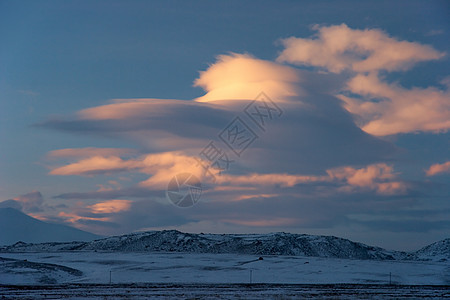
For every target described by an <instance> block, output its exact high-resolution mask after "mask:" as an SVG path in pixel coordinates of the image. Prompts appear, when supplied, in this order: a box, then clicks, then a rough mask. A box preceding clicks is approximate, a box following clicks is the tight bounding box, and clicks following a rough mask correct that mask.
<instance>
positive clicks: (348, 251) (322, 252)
mask: <svg viewBox="0 0 450 300" xmlns="http://www.w3.org/2000/svg"><path fill="white" fill-rule="evenodd" d="M0 250H2V251H12V252H15V251H20V252H22V251H73V250H88V251H126V252H132V251H148V252H155V251H163V252H191V253H239V254H255V255H299V256H315V257H333V258H355V259H382V260H386V259H387V260H393V259H401V258H404V257H405V256H406V254H405V253H403V252H397V251H388V250H384V249H382V248H378V247H372V246H368V245H365V244H361V243H356V242H352V241H350V240H346V239H343V238H338V237H333V236H314V235H306V234H291V233H272V234H191V233H182V232H179V231H176V230H167V231H166V230H165V231H150V232H141V233H133V234H127V235H122V236H114V237H108V238H104V239H99V240H95V241H92V242H84V243H83V242H72V243H44V244H24V243H20V244H15V245H12V246H8V247H4V248H3V249H0Z"/></svg>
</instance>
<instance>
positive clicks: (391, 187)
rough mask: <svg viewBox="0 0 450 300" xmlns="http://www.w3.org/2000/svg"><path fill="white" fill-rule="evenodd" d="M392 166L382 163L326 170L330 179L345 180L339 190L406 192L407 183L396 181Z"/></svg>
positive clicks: (381, 192)
mask: <svg viewBox="0 0 450 300" xmlns="http://www.w3.org/2000/svg"><path fill="white" fill-rule="evenodd" d="M393 171H394V170H393V168H392V167H391V166H388V165H386V164H384V163H380V164H373V165H369V166H367V167H364V168H360V169H356V168H353V167H341V168H336V169H331V170H328V171H327V173H328V175H329V176H330V178H331V179H337V180H339V181H343V182H346V183H347V184H348V185H347V186H344V187H343V188H342V189H341V190H343V191H348V192H350V191H353V190H354V189H355V188H362V189H369V190H375V191H376V192H377V193H378V194H384V195H392V194H403V193H405V192H406V189H407V185H406V183H404V182H401V181H396V179H395V178H396V174H395V173H394V172H393Z"/></svg>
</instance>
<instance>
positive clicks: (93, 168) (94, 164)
mask: <svg viewBox="0 0 450 300" xmlns="http://www.w3.org/2000/svg"><path fill="white" fill-rule="evenodd" d="M139 166H140V162H138V161H134V160H123V159H121V158H120V157H116V156H107V157H103V156H94V157H89V158H86V159H82V160H80V161H78V162H75V163H72V164H68V165H66V166H63V167H59V168H55V169H53V170H52V171H50V174H51V175H95V174H108V173H113V172H120V171H126V170H132V169H136V168H138V167H139Z"/></svg>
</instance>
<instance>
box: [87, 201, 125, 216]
mask: <svg viewBox="0 0 450 300" xmlns="http://www.w3.org/2000/svg"><path fill="white" fill-rule="evenodd" d="M131 203H132V201H130V200H118V199H114V200H109V201H104V202H99V203H96V204H93V205H89V206H87V208H88V209H90V210H91V211H92V212H93V213H96V214H97V213H99V214H110V213H116V212H119V211H124V210H129V209H130V206H131Z"/></svg>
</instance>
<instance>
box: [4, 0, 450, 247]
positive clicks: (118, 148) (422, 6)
mask: <svg viewBox="0 0 450 300" xmlns="http://www.w3.org/2000/svg"><path fill="white" fill-rule="evenodd" d="M449 13H450V4H449V3H448V2H447V1H339V2H338V1H226V2H225V1H224V2H219V1H192V2H188V1H8V0H1V1H0V141H1V142H0V201H2V202H0V207H14V208H16V209H19V210H21V211H23V212H24V213H26V214H28V215H30V216H33V217H35V218H38V219H41V220H44V221H48V222H56V223H61V224H67V225H70V226H73V227H76V228H79V229H83V230H86V231H90V232H93V233H97V234H100V235H117V234H124V233H129V232H134V231H141V230H162V229H178V230H181V231H186V232H210V233H268V232H280V231H283V232H292V233H306V234H323V235H335V236H339V237H344V238H349V239H352V240H355V241H360V242H363V243H367V244H371V245H377V246H382V247H386V248H389V249H396V250H415V249H418V248H420V247H422V246H425V245H427V244H429V243H432V242H435V241H437V240H440V239H443V238H448V237H449V235H450V234H449V233H450V201H449V200H450V185H449V182H450V151H449V150H450V142H449V141H450V133H449V131H448V130H449V128H450V92H449V88H450V74H449V71H448V70H450V61H449V53H450V52H449V51H450V47H449V46H450V38H449V37H450V34H449V33H450V22H449V19H448V15H449ZM183 182H185V183H186V184H191V185H192V186H191V189H190V190H189V189H187V190H186V186H183V185H182V183H183ZM177 184H178V185H180V186H181V187H182V188H183V190H180V191H179V192H178V193H172V192H173V191H174V190H175V192H177V191H178V190H177V188H178V185H177ZM188 191H190V192H191V193H192V192H193V191H197V193H196V194H195V195H196V196H192V195H193V194H191V193H189V192H188ZM199 191H200V192H201V194H200V193H199ZM185 192H186V193H188V195H191V198H189V199H192V200H193V202H195V205H187V204H185V205H180V203H178V202H177V201H178V200H179V198H176V197H175V198H176V200H174V195H175V196H176V195H180V194H182V193H185ZM182 195H184V194H182ZM177 203H178V205H177ZM184 203H186V202H184ZM191 204H193V203H191ZM180 206H187V207H180Z"/></svg>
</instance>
